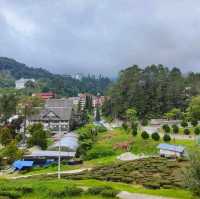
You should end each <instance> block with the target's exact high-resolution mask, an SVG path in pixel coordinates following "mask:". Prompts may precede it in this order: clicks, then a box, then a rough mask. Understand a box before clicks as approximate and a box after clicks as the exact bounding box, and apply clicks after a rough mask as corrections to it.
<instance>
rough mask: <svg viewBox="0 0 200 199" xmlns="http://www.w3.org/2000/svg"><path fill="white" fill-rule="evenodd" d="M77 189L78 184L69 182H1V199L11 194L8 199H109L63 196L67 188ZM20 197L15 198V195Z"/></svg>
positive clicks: (25, 180)
mask: <svg viewBox="0 0 200 199" xmlns="http://www.w3.org/2000/svg"><path fill="white" fill-rule="evenodd" d="M74 186H75V187H77V186H76V182H73V181H67V180H37V179H23V180H0V198H2V199H4V198H3V197H1V196H5V192H6V194H9V195H10V196H11V197H8V198H19V199H27V198H28V199H49V198H50V199H51V198H52V199H56V198H70V199H79V198H80V199H107V197H103V196H101V195H91V194H88V193H86V192H84V193H82V194H81V193H79V192H78V194H77V191H76V195H75V194H73V195H63V192H64V191H65V190H66V188H67V187H74ZM16 194H17V195H18V197H13V195H16ZM6 199H7V198H6Z"/></svg>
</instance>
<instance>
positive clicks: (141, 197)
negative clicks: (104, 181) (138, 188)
mask: <svg viewBox="0 0 200 199" xmlns="http://www.w3.org/2000/svg"><path fill="white" fill-rule="evenodd" d="M117 196H118V198H120V199H169V198H164V197H159V196H152V195H145V194H138V193H130V192H126V191H122V192H120V193H119V194H118V195H117ZM171 199H172V198H171Z"/></svg>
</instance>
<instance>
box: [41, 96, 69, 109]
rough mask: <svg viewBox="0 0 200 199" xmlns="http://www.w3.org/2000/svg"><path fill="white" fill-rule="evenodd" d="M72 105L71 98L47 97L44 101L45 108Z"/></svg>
mask: <svg viewBox="0 0 200 199" xmlns="http://www.w3.org/2000/svg"><path fill="white" fill-rule="evenodd" d="M72 106H73V100H72V99H64V98H63V99H49V100H47V101H46V104H45V108H68V107H72Z"/></svg>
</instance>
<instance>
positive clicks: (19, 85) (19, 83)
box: [15, 78, 35, 89]
mask: <svg viewBox="0 0 200 199" xmlns="http://www.w3.org/2000/svg"><path fill="white" fill-rule="evenodd" d="M28 81H32V82H35V80H34V79H24V78H21V79H19V80H16V81H15V87H16V89H23V88H25V84H26V83H27V82H28Z"/></svg>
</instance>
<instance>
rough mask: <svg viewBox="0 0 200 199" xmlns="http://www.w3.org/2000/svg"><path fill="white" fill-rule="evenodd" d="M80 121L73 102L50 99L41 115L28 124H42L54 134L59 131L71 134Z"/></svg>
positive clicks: (31, 118)
mask: <svg viewBox="0 0 200 199" xmlns="http://www.w3.org/2000/svg"><path fill="white" fill-rule="evenodd" d="M78 120H79V118H78V117H77V116H76V113H75V110H74V106H73V101H72V100H70V99H48V100H47V101H46V103H45V106H44V108H42V109H41V110H40V111H39V113H37V114H34V115H31V116H30V117H29V118H28V120H27V124H28V125H29V124H34V123H42V124H43V125H44V127H45V128H46V129H50V130H51V131H52V132H53V133H56V132H58V131H59V130H61V131H62V132H69V131H70V130H72V128H73V126H74V123H75V122H78Z"/></svg>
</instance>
